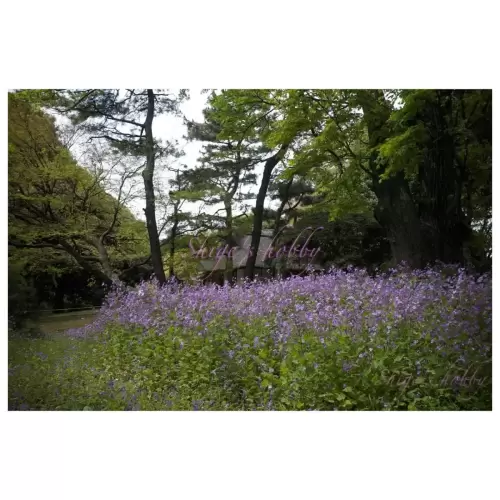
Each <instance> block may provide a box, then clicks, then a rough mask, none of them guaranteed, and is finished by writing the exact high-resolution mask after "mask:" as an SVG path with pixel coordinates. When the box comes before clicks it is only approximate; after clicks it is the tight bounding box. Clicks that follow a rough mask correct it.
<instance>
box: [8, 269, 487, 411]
mask: <svg viewBox="0 0 500 500" xmlns="http://www.w3.org/2000/svg"><path fill="white" fill-rule="evenodd" d="M491 379H492V377H491V278H490V277H489V276H483V277H479V278H478V277H476V278H473V277H471V276H467V275H466V274H465V273H464V272H463V271H461V272H458V273H457V274H454V275H452V276H448V277H446V276H445V275H443V273H442V272H441V271H438V270H426V271H418V272H417V271H415V272H411V273H410V272H403V271H401V270H399V271H397V272H393V273H390V274H388V275H385V276H378V277H376V278H372V277H370V276H368V275H367V274H366V273H364V272H362V271H354V270H353V271H352V272H340V271H336V272H333V273H330V274H326V275H324V276H320V277H317V278H311V277H307V278H295V279H290V280H285V281H279V282H273V283H267V284H251V285H244V286H237V287H233V288H228V287H226V288H220V287H219V288H217V287H212V288H211V287H184V288H179V289H172V287H169V286H167V287H164V288H162V289H159V288H158V287H157V286H156V285H155V284H154V283H144V284H142V285H141V286H140V287H138V288H136V289H135V290H128V291H127V290H123V289H118V290H116V291H115V292H114V293H113V294H112V295H110V297H109V298H108V304H107V306H106V307H105V308H103V310H102V313H101V314H100V315H99V316H98V317H97V319H96V321H95V322H94V323H93V324H92V325H90V326H89V327H85V328H83V329H80V330H76V331H72V332H68V335H67V337H66V338H65V339H57V340H25V341H20V340H15V341H11V344H10V346H9V406H10V408H11V409H21V410H22V409H26V410H28V409H31V410H54V409H59V410H84V409H92V410H490V409H491V406H492V402H491V401H492V398H491V386H492V381H491Z"/></svg>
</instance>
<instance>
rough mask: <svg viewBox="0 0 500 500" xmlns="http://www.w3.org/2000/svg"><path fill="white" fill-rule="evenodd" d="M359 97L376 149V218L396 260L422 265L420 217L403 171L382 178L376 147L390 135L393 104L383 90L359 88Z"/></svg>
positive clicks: (372, 165) (373, 161) (372, 159)
mask: <svg viewBox="0 0 500 500" xmlns="http://www.w3.org/2000/svg"><path fill="white" fill-rule="evenodd" d="M358 97H359V99H360V104H361V107H362V109H363V115H364V120H365V123H366V126H367V131H368V142H369V145H370V147H371V148H372V151H373V152H372V154H371V155H370V160H369V168H370V171H371V172H372V189H373V192H374V194H375V195H376V197H377V200H378V204H377V207H376V209H375V218H376V219H377V221H378V222H379V223H380V225H381V226H382V227H383V228H384V229H385V230H386V231H387V234H388V236H389V240H390V242H391V249H392V256H393V260H394V263H396V264H398V263H400V262H403V261H404V262H406V263H408V264H409V265H410V266H412V267H420V266H421V263H422V262H421V261H422V256H421V245H420V220H419V217H418V211H417V207H416V206H415V204H414V202H413V199H412V197H411V193H410V188H409V186H408V181H407V180H406V179H405V176H404V172H398V173H397V174H395V175H392V176H391V177H390V178H389V179H386V180H381V178H380V177H381V175H382V174H383V173H384V170H385V165H384V164H383V163H381V162H380V158H379V155H378V153H377V152H376V151H375V148H376V147H377V146H379V145H380V144H382V143H383V142H384V140H385V139H386V138H387V134H388V129H387V121H388V119H389V117H390V114H391V111H390V107H389V105H388V104H387V103H386V101H385V98H384V94H383V92H382V91H381V90H362V91H359V92H358Z"/></svg>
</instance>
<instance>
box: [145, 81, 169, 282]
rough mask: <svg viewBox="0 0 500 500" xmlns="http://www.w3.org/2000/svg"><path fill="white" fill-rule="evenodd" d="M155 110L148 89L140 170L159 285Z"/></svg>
mask: <svg viewBox="0 0 500 500" xmlns="http://www.w3.org/2000/svg"><path fill="white" fill-rule="evenodd" d="M154 112H155V95H154V93H153V90H152V89H148V113H147V116H146V121H145V123H144V129H145V134H146V168H145V169H144V170H143V172H142V177H143V179H144V189H145V191H146V208H145V209H144V214H145V215H146V224H147V228H148V236H149V247H150V249H151V262H152V264H153V271H154V273H155V276H156V279H157V280H158V281H159V283H160V285H163V284H164V283H165V281H166V278H165V270H164V269H163V261H162V257H161V246H160V237H159V236H158V226H157V224H156V207H155V191H154V185H153V176H154V170H155V147H154V139H153V118H154Z"/></svg>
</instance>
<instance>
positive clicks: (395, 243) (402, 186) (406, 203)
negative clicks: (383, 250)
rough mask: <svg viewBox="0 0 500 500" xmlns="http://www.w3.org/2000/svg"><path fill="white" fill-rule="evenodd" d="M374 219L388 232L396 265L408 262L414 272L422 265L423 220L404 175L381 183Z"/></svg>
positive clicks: (378, 186)
mask: <svg viewBox="0 0 500 500" xmlns="http://www.w3.org/2000/svg"><path fill="white" fill-rule="evenodd" d="M375 193H376V195H377V199H378V204H377V207H376V209H375V218H376V219H377V221H378V222H379V224H380V225H381V226H382V227H383V228H384V229H385V230H386V231H387V235H388V237H389V242H390V245H391V251H392V258H393V260H394V264H399V263H402V262H406V263H407V264H409V265H410V266H411V267H413V268H418V267H420V266H421V264H422V254H421V241H420V220H419V217H418V213H417V210H416V207H415V206H414V203H413V200H412V199H411V196H410V193H409V189H408V186H407V184H406V179H405V178H404V173H403V172H398V173H397V174H395V175H394V176H392V177H390V178H389V179H386V180H383V181H378V184H377V186H376V188H375Z"/></svg>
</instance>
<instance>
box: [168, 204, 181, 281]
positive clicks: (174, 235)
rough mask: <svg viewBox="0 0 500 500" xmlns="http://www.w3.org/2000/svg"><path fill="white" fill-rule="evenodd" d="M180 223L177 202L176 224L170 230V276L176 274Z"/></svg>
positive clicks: (175, 209) (175, 208) (175, 206)
mask: <svg viewBox="0 0 500 500" xmlns="http://www.w3.org/2000/svg"><path fill="white" fill-rule="evenodd" d="M178 225H179V220H178V210H177V204H175V205H174V224H173V226H172V230H171V231H170V259H169V265H168V275H169V277H170V278H173V277H174V276H175V272H174V256H175V238H177V227H178Z"/></svg>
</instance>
